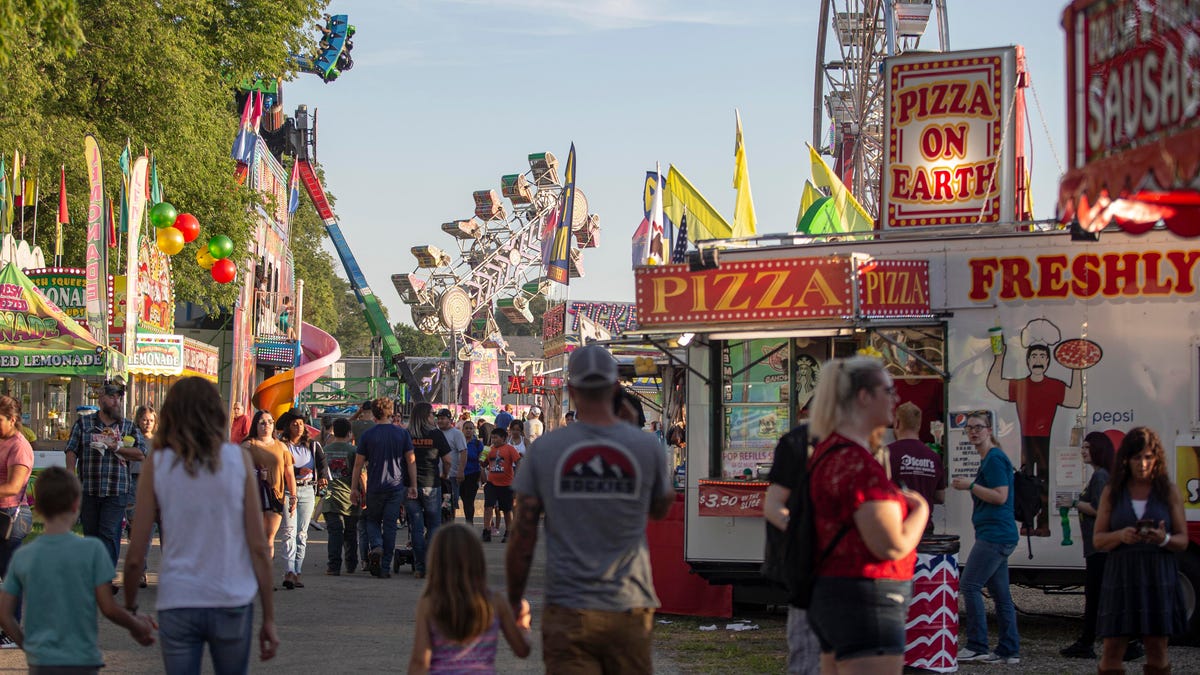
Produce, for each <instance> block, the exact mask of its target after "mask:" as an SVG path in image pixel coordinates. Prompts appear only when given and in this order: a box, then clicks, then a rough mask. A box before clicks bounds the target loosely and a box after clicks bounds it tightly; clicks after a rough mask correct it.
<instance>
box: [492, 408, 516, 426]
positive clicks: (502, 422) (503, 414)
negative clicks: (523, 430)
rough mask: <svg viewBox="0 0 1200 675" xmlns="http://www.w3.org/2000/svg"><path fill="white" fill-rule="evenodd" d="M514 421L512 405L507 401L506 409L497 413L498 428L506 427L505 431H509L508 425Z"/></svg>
mask: <svg viewBox="0 0 1200 675" xmlns="http://www.w3.org/2000/svg"><path fill="white" fill-rule="evenodd" d="M512 421H513V416H512V405H511V404H509V403H505V404H504V410H501V411H500V412H498V413H496V428H497V429H504V430H505V431H508V425H509V424H510V423H511V422H512Z"/></svg>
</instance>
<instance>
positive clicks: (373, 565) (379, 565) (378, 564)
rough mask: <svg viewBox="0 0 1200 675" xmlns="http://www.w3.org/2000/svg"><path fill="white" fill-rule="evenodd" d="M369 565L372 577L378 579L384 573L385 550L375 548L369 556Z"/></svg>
mask: <svg viewBox="0 0 1200 675" xmlns="http://www.w3.org/2000/svg"><path fill="white" fill-rule="evenodd" d="M367 560H368V565H370V569H371V576H373V577H377V576H379V574H380V573H381V572H383V549H381V548H373V549H371V552H370V553H368V554H367Z"/></svg>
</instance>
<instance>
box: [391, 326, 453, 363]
mask: <svg viewBox="0 0 1200 675" xmlns="http://www.w3.org/2000/svg"><path fill="white" fill-rule="evenodd" d="M392 330H394V331H395V332H396V340H397V341H399V342H400V351H402V352H404V355H405V356H441V355H442V352H444V351H446V346H445V345H444V344H442V339H441V338H440V337H438V336H436V335H426V334H424V333H422V332H421V331H419V330H417V329H416V328H415V327H413V326H410V325H408V324H406V323H404V322H403V321H401V322H398V323H396V324H395V325H394V326H392Z"/></svg>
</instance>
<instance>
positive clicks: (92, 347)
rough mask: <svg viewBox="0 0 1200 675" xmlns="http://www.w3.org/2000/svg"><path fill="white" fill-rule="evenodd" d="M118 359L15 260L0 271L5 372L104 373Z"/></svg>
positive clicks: (1, 371) (1, 369) (0, 356)
mask: <svg viewBox="0 0 1200 675" xmlns="http://www.w3.org/2000/svg"><path fill="white" fill-rule="evenodd" d="M117 360H118V355H117V354H116V352H114V351H113V350H111V349H109V348H108V347H106V346H104V345H101V344H100V343H98V342H96V341H95V340H94V339H92V336H91V334H90V333H89V332H88V331H86V330H84V328H83V327H82V326H80V325H79V324H78V323H76V322H75V321H74V320H73V319H71V318H70V317H68V316H67V315H66V314H65V313H64V312H63V311H62V310H60V309H59V308H58V306H57V305H55V304H54V303H53V302H51V301H49V300H47V299H46V296H44V295H42V292H41V291H40V290H38V287H37V286H35V285H34V284H33V282H32V281H30V280H29V277H27V276H25V274H24V273H23V272H21V270H20V269H19V268H18V267H17V266H16V265H15V264H13V263H9V264H8V265H6V266H5V267H4V269H3V270H0V376H3V377H8V376H14V375H25V376H29V375H66V376H86V375H94V376H103V375H105V374H106V373H112V372H116V371H117V370H120V367H121V364H119V363H118V362H117Z"/></svg>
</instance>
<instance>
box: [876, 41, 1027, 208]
mask: <svg viewBox="0 0 1200 675" xmlns="http://www.w3.org/2000/svg"><path fill="white" fill-rule="evenodd" d="M1018 50H1019V48H1017V47H1008V48H1003V49H990V50H976V51H969V52H948V53H947V52H942V53H937V54H929V53H924V54H916V55H904V56H899V57H894V58H889V59H888V60H887V65H886V71H887V72H886V76H887V109H886V115H885V123H886V126H885V134H884V137H885V139H886V143H887V156H886V160H885V163H884V176H883V192H882V205H881V208H880V214H881V216H882V217H883V222H884V226H885V227H888V228H900V227H920V226H937V225H960V224H968V223H998V222H1000V221H1001V220H1003V219H1005V218H1006V217H1011V216H1012V214H1013V194H1012V185H1011V183H1012V181H1011V180H1009V179H1008V177H1010V176H1011V175H1012V172H1011V169H1010V170H1008V171H1006V170H1005V169H1006V167H1011V166H1012V164H1011V161H1012V156H1013V152H1014V141H1013V136H1014V134H1012V133H1009V134H1007V135H1006V134H1005V128H1006V125H1007V124H1009V123H1010V122H1011V116H1009V115H1008V114H1007V110H1008V107H1009V106H1008V103H1009V101H1011V97H1012V93H1011V92H1012V90H1013V87H1014V78H1015V76H1014V72H1015V62H1016V60H1017V59H1018Z"/></svg>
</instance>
